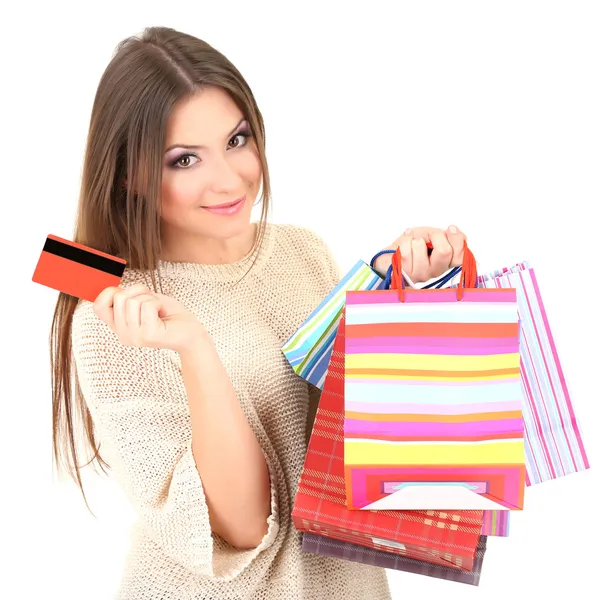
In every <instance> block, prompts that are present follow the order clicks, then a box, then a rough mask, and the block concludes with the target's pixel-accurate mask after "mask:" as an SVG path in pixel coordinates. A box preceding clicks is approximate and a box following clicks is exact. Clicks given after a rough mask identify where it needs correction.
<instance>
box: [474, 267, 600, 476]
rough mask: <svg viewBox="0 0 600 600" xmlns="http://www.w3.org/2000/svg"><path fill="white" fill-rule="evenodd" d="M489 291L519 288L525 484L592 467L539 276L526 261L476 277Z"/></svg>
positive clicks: (480, 284) (481, 285)
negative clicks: (551, 328) (550, 322)
mask: <svg viewBox="0 0 600 600" xmlns="http://www.w3.org/2000/svg"><path fill="white" fill-rule="evenodd" d="M478 285H479V286H480V287H486V288H515V289H516V290H517V309H518V312H519V319H520V322H521V381H522V385H523V389H524V402H523V419H524V424H525V465H526V476H527V479H526V482H527V485H533V484H536V483H542V482H544V481H549V480H551V479H556V478H558V477H563V476H564V475H569V474H571V473H576V472H579V471H584V470H585V469H589V467H590V465H589V462H588V458H587V455H586V451H585V448H584V445H583V441H582V437H581V432H580V426H579V423H578V420H577V418H576V415H575V410H574V408H573V403H572V401H571V396H570V394H569V389H568V386H567V382H566V379H565V374H564V372H563V369H562V366H561V363H560V358H559V355H558V351H557V348H556V344H555V342H554V337H553V336H552V331H551V330H550V324H549V322H548V317H547V315H546V311H545V309H544V303H543V301H542V295H541V293H540V288H539V285H538V282H537V279H536V277H535V272H534V270H533V268H532V267H531V266H530V264H529V263H528V262H522V263H518V264H516V265H514V266H513V267H510V268H505V269H502V270H499V271H493V272H491V273H488V274H486V275H482V276H480V277H478Z"/></svg>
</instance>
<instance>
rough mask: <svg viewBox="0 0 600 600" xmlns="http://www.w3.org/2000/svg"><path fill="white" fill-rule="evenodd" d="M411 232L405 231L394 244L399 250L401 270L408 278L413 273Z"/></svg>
mask: <svg viewBox="0 0 600 600" xmlns="http://www.w3.org/2000/svg"><path fill="white" fill-rule="evenodd" d="M412 241H413V232H412V231H411V230H410V229H407V230H406V231H405V232H404V233H403V234H402V235H401V236H400V237H399V238H398V240H397V242H396V244H397V246H398V247H399V248H400V256H401V258H402V270H403V271H404V272H405V273H408V275H409V277H410V276H411V273H412V271H413V251H412Z"/></svg>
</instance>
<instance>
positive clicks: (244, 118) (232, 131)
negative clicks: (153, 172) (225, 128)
mask: <svg viewBox="0 0 600 600" xmlns="http://www.w3.org/2000/svg"><path fill="white" fill-rule="evenodd" d="M245 120H246V117H243V118H242V120H241V121H240V122H239V123H238V124H237V125H236V126H235V127H234V128H233V129H232V130H231V131H230V132H229V133H228V134H227V137H230V136H232V135H233V134H234V133H235V131H236V130H237V129H238V128H239V127H240V125H241V124H242V123H243V122H244V121H245ZM174 148H185V149H186V150H200V149H201V148H206V146H193V145H189V144H173V145H172V146H169V147H168V148H167V149H166V150H165V154H167V152H170V151H171V150H173V149H174Z"/></svg>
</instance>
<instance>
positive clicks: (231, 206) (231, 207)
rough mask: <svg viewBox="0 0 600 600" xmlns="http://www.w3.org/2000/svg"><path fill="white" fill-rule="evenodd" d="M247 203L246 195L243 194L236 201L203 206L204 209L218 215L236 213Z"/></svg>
mask: <svg viewBox="0 0 600 600" xmlns="http://www.w3.org/2000/svg"><path fill="white" fill-rule="evenodd" d="M245 203H246V195H244V196H242V197H241V198H239V199H238V200H235V201H234V202H227V203H225V204H219V205H218V206H217V205H215V206H202V207H201V208H203V209H204V210H206V211H208V212H211V213H213V214H217V215H235V214H237V213H239V212H240V211H241V210H242V207H243V206H244V204H245Z"/></svg>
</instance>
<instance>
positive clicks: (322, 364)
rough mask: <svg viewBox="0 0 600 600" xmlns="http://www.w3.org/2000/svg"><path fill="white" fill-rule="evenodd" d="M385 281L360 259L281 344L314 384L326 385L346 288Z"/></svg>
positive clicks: (371, 286) (373, 287)
mask: <svg viewBox="0 0 600 600" xmlns="http://www.w3.org/2000/svg"><path fill="white" fill-rule="evenodd" d="M384 283H385V281H384V279H382V278H381V277H380V275H379V274H378V273H376V272H375V271H373V270H372V269H371V268H370V267H369V265H367V264H366V263H364V262H363V261H362V260H359V261H358V262H357V263H356V264H355V265H354V266H353V267H352V268H351V269H350V270H349V271H348V272H347V273H346V275H344V277H342V279H341V280H340V282H339V283H338V284H337V285H336V286H335V288H334V289H333V290H332V291H331V292H330V293H329V294H328V295H327V296H326V297H325V298H324V299H323V300H322V301H321V302H320V303H319V305H318V306H317V307H316V308H315V309H314V310H313V312H312V313H311V314H310V315H309V316H308V317H307V319H306V321H304V323H303V324H302V325H301V326H300V328H299V329H298V330H297V331H296V332H295V333H294V334H293V335H292V336H290V338H289V339H288V340H287V341H286V342H285V344H284V345H283V346H282V348H281V350H282V352H283V354H284V355H285V357H286V358H287V360H288V362H289V363H290V365H291V367H292V369H294V371H295V372H296V373H298V375H300V376H301V377H302V378H303V379H305V380H306V381H308V382H309V383H312V384H313V385H314V386H315V387H318V388H319V389H323V382H324V381H325V376H326V375H327V367H328V365H329V358H330V356H331V351H332V349H333V342H334V340H335V334H336V332H337V328H338V323H339V321H340V317H341V314H342V308H343V307H344V303H345V302H346V291H347V290H378V289H382V288H383V286H384Z"/></svg>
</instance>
